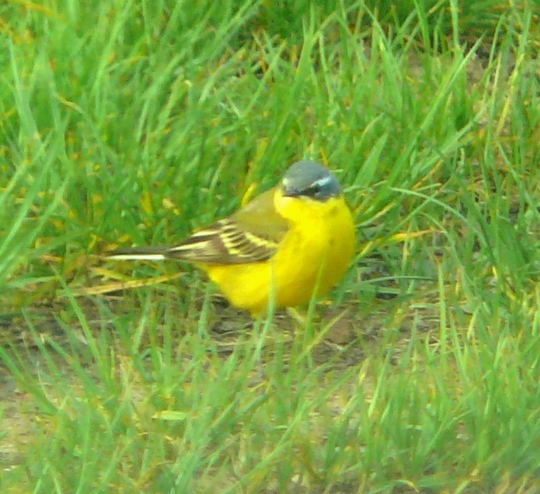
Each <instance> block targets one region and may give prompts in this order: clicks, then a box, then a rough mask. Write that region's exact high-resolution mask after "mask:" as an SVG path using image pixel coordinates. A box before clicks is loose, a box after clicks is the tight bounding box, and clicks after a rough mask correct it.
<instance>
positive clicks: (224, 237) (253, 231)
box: [165, 189, 288, 264]
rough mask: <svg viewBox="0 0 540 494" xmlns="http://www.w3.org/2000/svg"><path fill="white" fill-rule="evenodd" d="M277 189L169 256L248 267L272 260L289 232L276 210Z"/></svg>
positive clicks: (194, 236) (194, 238)
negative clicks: (251, 264)
mask: <svg viewBox="0 0 540 494" xmlns="http://www.w3.org/2000/svg"><path fill="white" fill-rule="evenodd" d="M273 197H274V189H272V190H269V191H267V192H265V193H263V194H261V195H260V196H259V197H257V198H256V199H255V200H253V201H252V202H251V203H249V204H247V205H246V206H245V207H243V208H242V209H240V210H239V211H238V212H236V213H235V214H233V215H232V216H230V217H229V218H225V219H223V220H219V221H218V222H216V223H214V224H213V225H211V226H209V227H207V228H203V229H202V230H199V231H197V232H195V233H193V234H192V235H191V236H190V237H188V238H187V239H186V240H184V241H183V242H182V243H180V244H178V245H175V246H173V247H170V248H169V249H168V250H167V251H166V252H165V257H167V258H173V259H181V260H184V261H189V262H196V263H203V264H244V263H251V262H260V261H265V260H267V259H269V258H270V257H272V256H273V255H274V253H275V252H276V250H277V248H278V244H279V242H280V241H281V239H282V238H283V236H284V235H285V233H286V232H287V230H288V224H287V221H286V220H285V219H284V218H283V217H282V216H280V215H279V214H278V213H277V212H276V210H275V208H274V201H273Z"/></svg>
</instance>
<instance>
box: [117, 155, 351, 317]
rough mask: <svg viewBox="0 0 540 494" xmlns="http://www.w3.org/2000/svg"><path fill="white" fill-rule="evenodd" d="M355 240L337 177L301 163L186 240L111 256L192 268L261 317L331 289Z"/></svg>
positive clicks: (341, 273)
mask: <svg viewBox="0 0 540 494" xmlns="http://www.w3.org/2000/svg"><path fill="white" fill-rule="evenodd" d="M354 241H355V230H354V221H353V217H352V214H351V211H350V209H349V207H348V206H347V203H346V202H345V198H344V196H343V190H342V188H341V185H340V184H339V182H338V180H337V179H336V177H335V176H334V174H333V173H331V172H330V171H329V170H328V169H327V168H325V167H324V166H323V165H321V164H319V163H316V162H313V161H299V162H297V163H295V164H293V165H292V166H291V167H290V168H289V169H288V170H287V173H286V174H285V176H284V177H283V179H282V181H281V183H280V184H279V185H278V186H277V187H275V188H273V189H270V190H268V191H266V192H264V193H262V194H261V195H260V196H258V197H256V198H255V199H254V200H253V201H251V202H250V203H248V204H247V205H245V206H244V207H242V208H240V209H239V210H238V211H237V212H236V213H234V214H232V215H231V216H229V217H227V218H224V219H222V220H219V221H217V222H216V223H214V224H213V225H211V226H209V227H207V228H202V229H200V230H197V231H195V232H194V233H192V234H191V236H189V237H188V238H186V239H185V240H184V241H183V242H181V243H179V244H176V245H170V246H161V247H139V248H137V247H136V248H131V249H120V250H116V251H113V252H110V253H109V254H108V257H109V258H110V259H118V260H126V259H147V260H163V259H177V260H180V261H185V262H190V263H194V264H195V265H197V266H198V267H200V268H201V269H203V270H204V271H206V273H208V276H209V278H210V279H211V280H212V281H213V282H214V283H215V284H216V285H218V287H219V288H220V289H221V291H222V292H223V294H224V295H225V296H226V297H227V298H228V299H229V301H230V302H231V303H232V304H233V305H235V306H237V307H240V308H242V309H247V310H249V311H250V312H251V313H252V314H253V315H254V316H258V315H260V314H263V313H265V312H266V311H267V309H268V307H269V303H270V301H272V302H273V304H274V306H275V307H290V306H296V305H301V304H305V303H306V302H309V300H310V299H311V298H312V297H313V296H314V295H323V294H325V293H326V292H328V291H329V290H330V289H331V288H332V287H333V286H334V285H335V284H336V283H337V282H338V281H339V280H340V279H341V277H342V276H343V275H344V273H345V271H346V270H347V268H348V266H349V263H350V262H351V258H352V255H353V251H354Z"/></svg>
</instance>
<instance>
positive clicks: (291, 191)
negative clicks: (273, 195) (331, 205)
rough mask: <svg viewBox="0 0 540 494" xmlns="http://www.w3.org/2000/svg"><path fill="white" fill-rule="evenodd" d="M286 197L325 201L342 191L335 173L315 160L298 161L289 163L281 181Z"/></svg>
mask: <svg viewBox="0 0 540 494" xmlns="http://www.w3.org/2000/svg"><path fill="white" fill-rule="evenodd" d="M281 188H282V192H283V195H284V196H286V197H309V198H310V199H315V200H316V201H326V200H328V199H330V198H331V197H338V196H340V195H341V194H342V193H343V191H342V188H341V185H340V184H339V182H338V180H337V178H336V177H335V175H334V174H333V173H332V172H331V171H330V170H329V169H328V168H326V167H324V166H323V165H321V164H320V163H316V162H315V161H298V162H297V163H294V165H291V167H290V168H289V169H288V170H287V173H286V174H285V176H284V177H283V180H282V182H281Z"/></svg>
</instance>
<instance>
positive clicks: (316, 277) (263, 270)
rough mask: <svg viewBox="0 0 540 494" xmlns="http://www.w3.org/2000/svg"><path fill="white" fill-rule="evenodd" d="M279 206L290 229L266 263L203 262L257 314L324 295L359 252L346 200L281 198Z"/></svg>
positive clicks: (234, 301)
mask: <svg viewBox="0 0 540 494" xmlns="http://www.w3.org/2000/svg"><path fill="white" fill-rule="evenodd" d="M279 200H280V201H281V202H280V203H278V204H277V205H276V206H277V208H280V209H278V210H279V211H280V214H283V216H284V217H286V218H287V219H288V220H289V222H290V225H291V226H290V229H289V231H288V232H287V233H286V234H285V236H284V238H283V239H282V241H281V242H280V244H279V248H278V250H277V252H276V254H274V256H273V257H272V258H271V259H269V260H268V261H265V262H258V263H250V264H233V265H208V264H206V265H202V266H201V267H202V268H203V269H204V270H205V271H206V272H207V273H208V275H209V277H210V279H211V280H212V281H213V282H214V283H216V284H217V285H218V286H219V288H220V289H221V291H222V292H223V294H224V295H225V296H226V297H227V298H228V299H229V300H230V302H231V303H232V304H233V305H236V306H237V307H240V308H242V309H247V310H249V311H251V312H252V313H253V314H255V315H257V314H260V313H262V312H265V311H266V310H267V308H268V306H269V301H270V300H271V299H273V301H274V303H275V306H276V307H289V306H295V305H302V304H305V303H307V302H309V300H310V299H311V298H312V297H313V295H315V294H317V295H323V294H325V293H326V292H328V290H330V289H331V288H332V287H333V286H334V285H335V284H336V283H337V282H338V281H339V280H340V279H341V277H342V276H343V275H344V273H345V271H346V270H347V268H348V266H349V263H350V261H351V258H352V255H353V251H354V223H353V219H352V216H351V213H350V210H349V208H348V207H347V205H346V204H345V202H344V200H343V199H342V198H335V199H329V200H328V201H326V202H324V203H321V204H318V203H315V202H314V201H309V202H306V201H298V200H297V199H289V198H280V199H279Z"/></svg>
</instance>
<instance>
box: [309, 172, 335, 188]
mask: <svg viewBox="0 0 540 494" xmlns="http://www.w3.org/2000/svg"><path fill="white" fill-rule="evenodd" d="M331 181H332V177H331V176H330V175H327V176H326V177H321V178H319V179H318V180H315V182H313V184H317V185H320V186H324V185H326V184H327V183H329V182H331Z"/></svg>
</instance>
